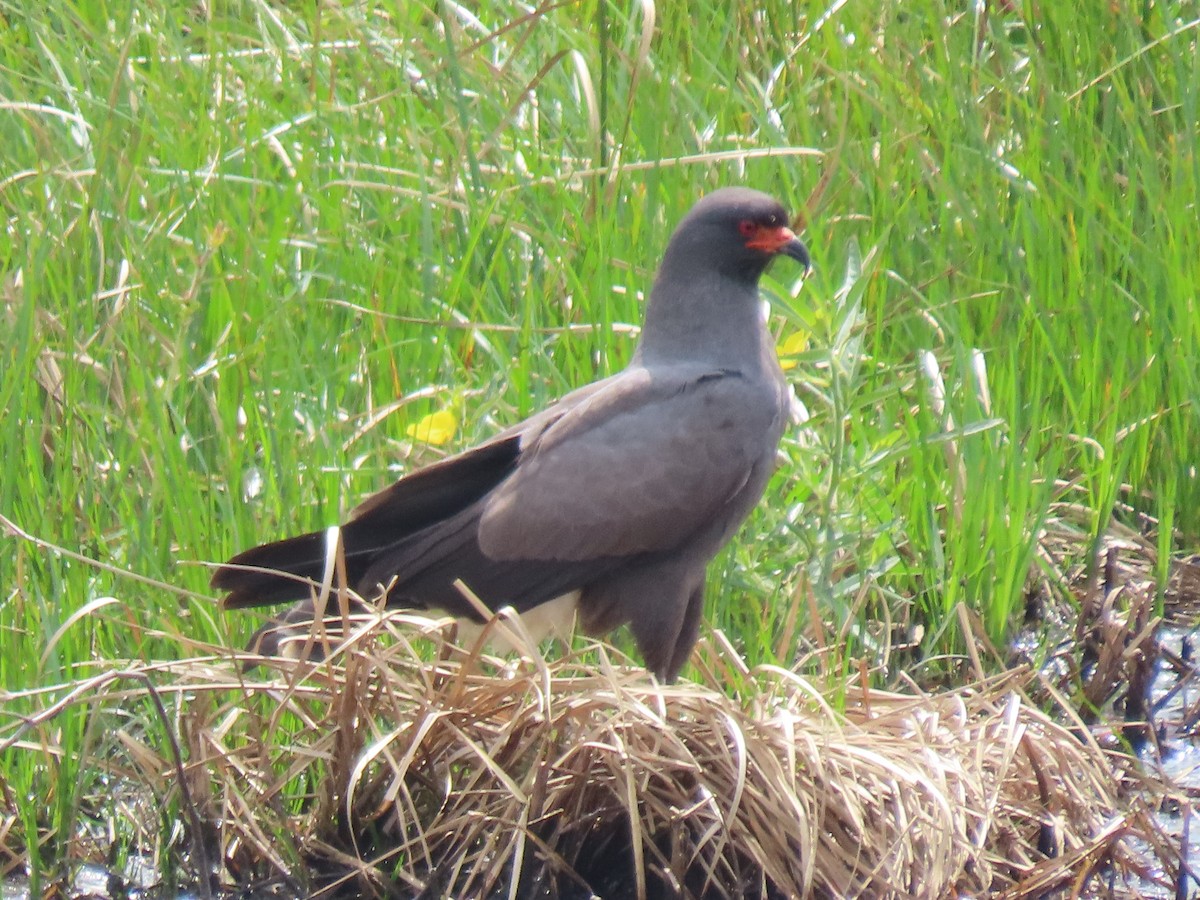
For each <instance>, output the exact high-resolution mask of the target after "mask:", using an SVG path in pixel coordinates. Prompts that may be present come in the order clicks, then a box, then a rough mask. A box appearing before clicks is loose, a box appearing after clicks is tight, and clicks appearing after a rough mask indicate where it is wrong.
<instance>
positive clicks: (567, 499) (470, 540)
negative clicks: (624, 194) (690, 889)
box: [213, 188, 808, 679]
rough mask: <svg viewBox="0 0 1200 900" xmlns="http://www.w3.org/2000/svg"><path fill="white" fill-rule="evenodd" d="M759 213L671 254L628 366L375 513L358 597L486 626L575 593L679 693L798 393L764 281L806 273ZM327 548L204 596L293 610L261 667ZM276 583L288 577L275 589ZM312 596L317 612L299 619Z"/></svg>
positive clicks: (268, 644)
mask: <svg viewBox="0 0 1200 900" xmlns="http://www.w3.org/2000/svg"><path fill="white" fill-rule="evenodd" d="M787 224H788V223H787V218H786V214H785V212H784V210H783V208H782V207H781V206H780V205H779V204H778V203H777V202H776V201H774V200H772V199H771V198H770V197H768V196H766V195H765V194H761V193H759V192H757V191H752V190H748V189H744V188H726V189H723V190H719V191H716V192H714V193H713V194H710V195H709V196H707V197H705V198H704V199H703V200H701V201H700V202H699V203H697V204H696V206H695V207H693V209H692V211H691V212H690V213H689V214H688V215H687V216H686V217H685V218H684V220H683V221H682V222H681V223H680V225H679V227H678V228H677V229H676V231H675V233H674V235H673V236H672V238H671V241H670V243H669V244H668V247H667V250H666V253H665V256H664V259H663V262H662V265H661V267H660V269H659V272H658V276H657V278H656V279H655V283H654V286H653V289H652V291H651V293H650V298H649V301H648V304H647V309H646V319H645V325H644V327H643V329H642V334H641V339H640V341H639V344H638V347H637V350H636V351H635V353H634V357H633V360H632V361H631V362H630V364H629V366H628V367H627V368H626V369H625V370H623V371H622V372H620V373H618V374H616V375H613V376H611V377H609V378H606V379H604V380H602V381H599V382H596V383H594V384H591V385H588V386H587V387H584V388H581V389H579V390H577V391H574V392H572V393H570V394H568V395H567V396H566V397H564V398H563V399H561V400H560V401H558V402H557V403H555V404H554V405H552V406H550V407H549V408H547V409H545V410H543V411H542V412H540V413H538V414H536V415H534V416H532V417H531V418H529V419H527V420H526V421H524V422H522V423H520V424H519V425H516V426H514V427H513V428H510V429H508V430H507V431H505V432H503V433H502V434H500V435H498V436H497V437H495V438H493V439H492V440H490V441H487V442H485V443H484V444H481V445H480V446H478V447H476V448H474V449H472V450H468V451H466V452H464V453H461V454H459V455H457V456H454V457H451V458H448V459H446V460H443V461H441V462H439V463H436V464H434V465H432V466H428V467H426V468H424V469H421V470H418V471H416V472H414V473H412V474H410V475H408V476H405V477H404V478H402V479H400V480H399V481H398V482H396V483H395V484H393V485H392V486H391V487H389V488H387V489H385V490H384V491H382V492H380V493H379V494H376V495H375V496H373V497H371V498H370V499H368V500H367V501H366V502H365V503H364V504H363V505H362V506H360V507H359V508H358V509H357V510H356V511H355V512H354V513H353V514H352V516H351V518H350V520H349V521H348V522H347V523H346V525H345V526H343V528H342V541H343V544H344V548H345V555H346V566H347V572H348V575H349V579H350V583H351V585H352V586H353V587H355V589H356V590H357V591H358V592H359V593H360V594H362V595H363V596H364V597H366V598H368V599H370V598H373V597H375V596H378V594H379V591H380V589H381V587H380V586H384V585H386V586H390V589H389V592H388V599H387V602H388V605H389V606H403V607H413V608H418V609H437V610H443V611H445V612H447V613H449V614H451V615H456V616H460V617H466V618H472V619H474V618H477V616H476V615H475V614H474V612H473V610H472V608H471V606H470V604H469V603H468V602H467V601H466V600H465V598H464V597H463V596H462V594H461V593H460V591H459V590H458V589H457V588H456V587H455V585H454V582H455V580H456V579H461V580H462V581H463V583H465V584H466V585H467V586H468V587H470V588H471V590H472V592H473V593H475V594H476V595H477V596H478V597H479V598H480V599H482V600H483V602H484V603H485V604H486V605H487V606H488V607H489V608H491V609H499V608H500V607H502V606H504V605H511V606H513V607H514V608H515V609H517V610H518V611H519V612H522V613H524V612H526V611H529V610H531V609H533V608H535V607H538V606H539V605H541V604H544V603H547V602H548V601H551V600H553V599H555V598H557V597H559V596H561V595H564V594H569V593H572V592H577V601H576V603H577V608H578V615H579V619H580V622H581V624H582V626H583V628H584V629H585V630H586V631H587V632H588V633H591V634H602V633H605V632H608V631H610V630H612V629H613V628H616V627H618V626H619V625H622V624H626V623H628V624H629V625H630V627H631V630H632V632H633V635H634V639H635V641H636V643H637V646H638V649H639V651H640V652H641V653H642V656H643V659H644V661H645V663H646V666H647V668H649V669H650V670H651V671H653V672H655V673H656V674H657V675H658V676H659V677H661V678H664V679H671V678H674V677H675V675H676V674H677V673H678V672H679V670H680V669H681V668H682V666H683V665H684V663H685V662H686V661H687V657H688V655H689V654H690V652H691V649H692V647H693V645H694V644H695V642H696V638H697V635H698V632H699V623H700V613H701V606H702V602H703V595H704V579H705V569H706V567H707V565H708V563H709V562H710V561H711V560H712V558H713V557H714V556H715V555H716V553H717V552H718V551H719V550H720V549H721V547H722V546H724V545H725V543H726V542H727V541H728V540H729V539H730V538H731V537H732V536H733V534H734V532H735V531H736V530H737V528H738V527H739V526H740V525H741V523H742V521H743V520H744V519H745V518H746V516H747V515H748V513H749V512H750V510H751V509H752V508H753V506H754V505H755V503H757V502H758V500H759V498H760V497H761V496H762V493H763V490H764V488H765V486H766V482H767V479H768V477H769V475H770V473H771V469H772V466H773V463H774V457H775V452H776V448H777V446H778V443H779V439H780V437H781V435H782V432H783V428H784V424H785V422H786V419H787V416H788V410H789V402H790V400H789V398H790V392H789V390H788V387H787V385H786V383H785V381H784V378H783V373H782V372H781V371H780V368H779V363H778V361H777V359H776V354H775V348H774V344H773V341H772V340H771V337H770V335H769V333H768V332H767V329H766V326H765V323H764V322H763V320H762V315H761V305H760V300H759V295H758V279H759V276H760V275H761V274H762V272H763V271H764V270H765V268H766V266H767V265H768V264H769V263H770V261H771V260H772V259H773V258H774V257H775V256H777V255H780V254H782V255H787V256H790V257H792V258H794V259H796V260H798V261H799V262H801V264H802V265H804V266H805V267H806V268H807V266H808V253H807V250H806V249H805V248H804V245H803V244H801V243H800V241H799V240H797V239H796V238H795V236H794V235H793V234H792V232H791V231H790V230H789V229H788V228H787ZM325 556H326V552H325V536H324V532H313V533H311V534H307V535H302V536H300V537H296V538H290V539H288V540H284V541H279V542H277V543H273V544H266V545H263V546H261V547H256V548H253V549H251V550H248V551H246V552H244V553H242V554H239V555H238V556H236V557H234V558H233V559H232V560H230V561H229V562H228V563H226V565H225V566H222V567H221V568H219V569H218V570H217V572H216V574H215V575H214V577H213V585H214V587H217V588H220V589H223V590H226V591H229V595H228V596H227V597H226V599H225V607H226V608H238V607H246V606H257V605H263V604H268V603H275V602H280V601H283V600H294V599H301V600H302V601H303V602H302V603H301V604H300V605H299V606H298V607H297V608H295V609H293V610H292V611H290V612H289V613H288V614H286V616H285V617H284V623H285V630H284V631H277V630H273V629H274V628H275V626H272V625H268V626H266V627H265V628H264V629H262V630H260V632H259V634H258V635H256V642H257V645H258V646H260V647H262V648H263V649H264V650H266V651H272V650H277V649H278V644H279V636H280V635H283V634H287V633H288V630H292V629H294V628H295V626H296V624H297V623H299V622H303V621H306V620H307V619H308V618H311V614H312V605H311V593H312V589H311V587H310V586H309V585H308V584H307V583H306V582H305V581H304V579H319V578H320V577H321V574H322V571H323V568H324V560H325ZM280 573H285V574H280ZM306 597H309V598H310V599H308V600H304V598H306Z"/></svg>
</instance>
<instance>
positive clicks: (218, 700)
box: [91, 615, 1124, 898]
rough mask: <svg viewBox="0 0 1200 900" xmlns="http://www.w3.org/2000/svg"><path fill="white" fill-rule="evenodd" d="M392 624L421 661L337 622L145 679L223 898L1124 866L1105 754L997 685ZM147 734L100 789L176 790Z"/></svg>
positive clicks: (1009, 879) (571, 891) (1006, 885)
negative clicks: (163, 700)
mask: <svg viewBox="0 0 1200 900" xmlns="http://www.w3.org/2000/svg"><path fill="white" fill-rule="evenodd" d="M399 619H410V620H412V621H415V622H417V623H419V627H421V628H422V629H423V630H424V631H425V633H426V635H427V636H428V639H429V640H430V641H431V642H432V643H433V645H434V649H435V653H436V656H437V658H436V660H434V661H430V660H429V658H428V657H429V652H428V648H425V649H424V652H422V653H418V652H416V650H415V649H414V647H413V646H412V643H411V642H410V640H409V639H406V638H405V637H404V635H405V634H408V635H409V636H411V634H412V631H411V629H408V630H406V631H398V632H396V634H397V638H398V639H397V640H395V641H393V642H387V643H385V642H381V641H376V640H375V639H374V637H373V636H372V632H371V631H370V630H369V629H360V630H359V631H358V632H356V637H355V638H352V641H351V646H349V647H347V648H343V649H342V650H340V651H339V652H337V653H336V654H334V656H333V660H332V662H331V663H328V664H318V665H312V664H304V663H300V664H297V663H282V662H275V663H272V665H274V666H275V668H273V669H271V670H270V671H268V672H266V674H265V680H247V679H246V678H244V677H243V676H242V675H241V674H240V673H239V670H238V668H237V667H236V666H235V665H232V664H231V662H230V661H228V660H224V659H220V658H217V657H212V658H209V659H207V660H191V661H188V662H183V663H175V664H166V665H162V666H159V667H155V669H154V671H153V672H152V673H148V674H149V678H150V680H151V681H152V682H153V683H154V684H155V685H156V686H157V687H156V691H157V693H158V694H159V695H166V694H172V693H173V694H176V695H177V696H178V697H179V698H186V701H187V702H186V705H185V706H184V708H185V709H186V710H187V711H186V713H185V715H184V716H183V718H182V725H181V729H180V731H181V740H180V743H181V744H182V745H183V750H184V755H185V756H186V758H187V765H186V774H185V776H184V778H185V779H186V788H187V790H186V791H185V792H184V794H186V796H187V798H188V800H187V802H188V803H189V804H191V805H192V806H194V807H195V808H194V809H192V810H191V811H190V812H191V815H190V816H189V815H187V814H185V815H184V816H183V818H184V822H185V824H193V823H195V822H202V823H204V824H203V826H201V828H202V830H203V832H204V837H203V840H204V841H205V843H206V844H207V847H206V850H205V855H207V856H208V857H209V858H210V859H211V860H213V861H214V863H215V864H216V865H217V868H218V870H219V876H220V878H221V879H222V880H224V881H227V882H238V883H241V884H245V883H247V882H253V881H259V882H260V883H261V882H263V881H266V882H271V881H276V882H283V883H286V884H289V885H290V886H291V889H292V890H294V891H297V892H300V893H304V894H315V893H321V895H323V896H339V895H347V896H349V895H364V894H366V895H378V896H389V897H416V896H421V897H433V896H443V895H445V896H460V897H533V896H548V897H555V896H558V897H564V898H575V897H590V896H594V895H598V896H602V897H608V898H612V897H647V898H649V897H675V896H683V897H696V898H699V897H705V898H710V897H711V898H725V897H728V898H757V897H762V898H766V897H800V896H809V895H816V896H830V897H843V896H855V895H860V896H861V895H865V896H875V897H943V896H948V895H954V894H956V893H957V894H959V895H963V894H974V895H982V894H994V893H997V892H1000V891H1003V890H1008V891H1010V892H1011V893H1010V894H1009V896H1013V897H1017V896H1039V895H1041V894H1042V893H1044V891H1045V890H1047V889H1049V887H1053V886H1054V885H1062V884H1065V883H1069V882H1070V881H1071V880H1078V881H1077V883H1083V882H1084V881H1086V878H1087V877H1088V876H1089V875H1090V874H1092V873H1094V872H1095V871H1096V870H1097V869H1098V868H1099V867H1101V866H1102V865H1104V864H1106V863H1107V864H1109V870H1110V872H1111V871H1113V868H1112V866H1113V865H1114V864H1115V866H1116V867H1117V868H1119V867H1120V865H1121V864H1122V861H1123V858H1124V857H1123V855H1122V854H1123V851H1122V850H1121V849H1120V841H1119V837H1120V834H1121V832H1122V829H1123V828H1124V822H1123V820H1121V819H1119V818H1118V819H1114V818H1113V815H1114V811H1115V810H1116V809H1117V806H1118V804H1117V800H1116V797H1115V781H1116V776H1115V775H1114V772H1113V768H1112V763H1111V760H1110V759H1109V758H1108V757H1106V756H1105V755H1104V754H1103V753H1102V752H1101V751H1100V750H1099V749H1098V748H1097V747H1096V746H1095V745H1094V744H1090V743H1088V742H1086V741H1081V740H1080V738H1079V737H1078V736H1077V735H1074V734H1072V733H1070V732H1069V731H1068V730H1067V729H1065V728H1064V727H1062V726H1060V725H1058V724H1056V723H1054V722H1053V721H1051V720H1050V719H1049V718H1047V717H1046V716H1045V715H1044V714H1042V713H1041V712H1039V711H1038V710H1036V709H1033V708H1031V707H1030V706H1029V705H1028V704H1027V703H1026V702H1024V701H1023V700H1022V698H1021V694H1020V693H1019V691H1018V690H1016V688H1017V683H1016V679H1015V678H1014V677H1013V676H1007V677H1003V678H998V679H995V680H992V681H989V682H984V683H979V684H975V685H973V686H971V687H968V688H963V689H960V690H956V691H953V692H950V693H946V694H941V695H937V696H901V695H897V694H892V693H884V692H880V691H875V690H870V689H866V688H862V689H858V688H855V689H852V690H848V691H847V692H846V695H845V697H844V710H843V711H841V712H836V711H835V710H834V709H833V708H832V707H831V706H830V705H829V704H827V703H826V702H825V701H824V700H823V699H822V697H821V693H820V691H818V690H817V689H816V688H815V687H814V686H813V685H812V684H810V683H809V682H807V681H806V680H804V679H803V678H800V677H798V676H796V675H795V674H793V673H790V672H787V671H783V670H780V669H773V668H764V669H760V670H756V671H753V672H748V671H746V670H745V669H743V668H741V667H740V663H739V662H738V661H737V658H736V657H735V656H733V655H731V654H729V653H727V652H725V651H723V650H722V649H721V645H720V644H719V642H716V641H713V642H708V643H706V644H704V645H703V646H702V656H701V662H702V669H703V671H705V672H706V675H705V676H704V678H703V680H702V681H703V683H699V684H696V683H683V684H678V685H672V686H666V687H664V686H661V685H658V684H655V683H654V682H653V681H652V680H651V679H650V678H649V676H647V675H646V674H645V672H644V671H643V670H642V669H640V668H638V667H633V666H617V665H614V664H613V663H612V662H611V661H610V656H609V655H608V654H609V652H610V651H608V650H606V649H605V648H603V647H599V646H593V647H589V648H588V649H587V650H586V651H585V652H583V653H582V655H580V654H575V655H570V656H568V657H567V658H565V659H563V660H561V661H558V662H554V663H550V664H547V663H545V662H544V661H542V660H540V659H538V660H522V661H519V662H516V663H511V664H509V665H507V666H503V665H501V664H500V663H499V661H486V660H485V661H482V662H481V660H480V659H479V658H478V657H475V656H469V655H467V654H464V653H462V652H460V651H458V650H455V649H454V648H453V647H452V646H451V645H450V644H449V643H445V642H443V640H442V636H441V629H440V628H439V627H438V626H435V625H434V624H433V623H429V622H427V621H424V620H416V619H413V617H404V616H395V615H394V616H391V617H389V618H388V619H386V620H385V622H386V623H387V625H386V627H387V628H392V626H393V625H394V624H395V622H396V621H397V620H399ZM256 674H257V676H258V677H259V678H262V677H264V675H263V670H262V669H259V670H257V673H256ZM122 696H123V697H124V699H125V700H126V701H128V686H126V690H124V691H123V692H122ZM91 702H93V703H95V698H94V697H93V698H92V700H91ZM122 743H123V745H127V744H128V743H129V742H128V741H126V742H122ZM145 744H146V742H144V741H138V742H137V746H138V747H139V752H138V754H137V755H136V773H134V771H133V770H134V768H135V766H134V765H132V764H131V765H130V766H129V769H130V771H129V772H127V773H125V777H133V776H134V775H135V774H136V777H137V778H139V779H141V780H156V779H157V781H158V782H159V784H158V785H157V788H158V789H159V790H161V791H162V792H163V793H164V794H167V793H170V792H171V791H175V796H176V798H178V796H179V793H178V791H177V789H176V786H177V784H178V779H177V778H176V777H175V773H176V771H177V770H176V769H175V768H174V767H173V764H172V763H170V762H169V761H168V760H165V759H164V760H162V764H161V766H159V767H158V768H157V769H156V768H155V767H154V766H153V765H151V764H150V763H149V759H150V757H149V756H148V755H147V750H146V747H145ZM130 758H131V760H132V759H133V757H132V756H131V757H130ZM109 765H115V764H114V763H112V762H111V761H110V763H109ZM192 858H193V859H194V858H195V854H194V853H193V856H192ZM1027 879H1028V881H1027ZM1023 883H1024V884H1026V885H1027V886H1032V885H1033V884H1034V883H1036V885H1037V891H1036V892H1027V891H1026V890H1025V889H1024V888H1023V887H1022V885H1023ZM1048 885H1049V887H1048Z"/></svg>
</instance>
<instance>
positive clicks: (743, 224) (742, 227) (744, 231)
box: [738, 219, 758, 237]
mask: <svg viewBox="0 0 1200 900" xmlns="http://www.w3.org/2000/svg"><path fill="white" fill-rule="evenodd" d="M757 230H758V228H757V227H756V226H755V224H754V223H753V222H751V221H750V220H749V219H742V221H740V222H738V233H739V234H740V235H741V236H742V237H750V236H751V235H752V234H754V232H756V231H757Z"/></svg>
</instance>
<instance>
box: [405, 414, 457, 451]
mask: <svg viewBox="0 0 1200 900" xmlns="http://www.w3.org/2000/svg"><path fill="white" fill-rule="evenodd" d="M457 431H458V416H456V415H455V414H454V413H453V411H451V410H449V409H441V410H438V411H437V412H433V413H430V414H429V415H427V416H423V417H422V418H420V419H418V420H417V421H416V422H413V424H411V425H409V426H408V428H406V429H405V430H404V433H405V434H407V435H408V436H409V437H410V438H412V439H413V440H414V441H423V442H424V443H426V444H433V445H434V446H435V447H440V446H442V444H447V443H449V442H450V439H451V438H452V437H454V435H455V433H456V432H457Z"/></svg>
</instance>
